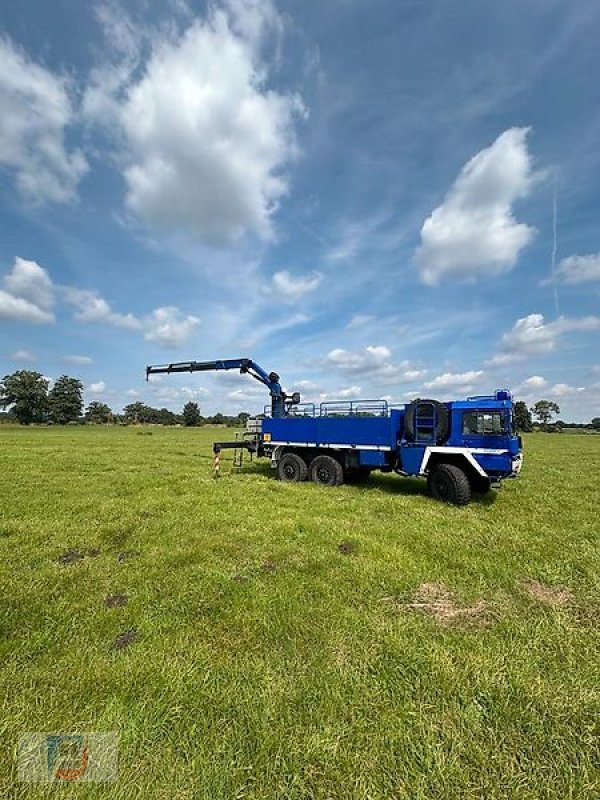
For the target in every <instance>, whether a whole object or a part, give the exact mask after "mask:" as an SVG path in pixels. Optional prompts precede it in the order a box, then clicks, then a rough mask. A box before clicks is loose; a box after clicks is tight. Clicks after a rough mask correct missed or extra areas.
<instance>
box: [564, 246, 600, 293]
mask: <svg viewBox="0 0 600 800" xmlns="http://www.w3.org/2000/svg"><path fill="white" fill-rule="evenodd" d="M556 276H557V278H558V279H559V280H560V281H561V282H562V283H566V284H572V285H575V284H578V283H592V282H593V281H600V253H595V254H594V255H589V256H569V257H568V258H563V260H562V261H561V262H560V263H559V265H558V266H557V268H556Z"/></svg>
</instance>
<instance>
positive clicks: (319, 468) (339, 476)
mask: <svg viewBox="0 0 600 800" xmlns="http://www.w3.org/2000/svg"><path fill="white" fill-rule="evenodd" d="M310 479H311V481H313V482H314V483H319V484H320V485H321V486H339V484H340V483H343V482H344V470H343V469H342V465H341V464H340V462H339V461H336V460H335V458H332V457H331V456H317V457H316V458H313V460H312V461H311V462H310Z"/></svg>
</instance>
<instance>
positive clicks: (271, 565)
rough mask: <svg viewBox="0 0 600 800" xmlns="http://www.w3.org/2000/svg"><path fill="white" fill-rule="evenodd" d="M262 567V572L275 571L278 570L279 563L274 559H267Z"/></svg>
mask: <svg viewBox="0 0 600 800" xmlns="http://www.w3.org/2000/svg"><path fill="white" fill-rule="evenodd" d="M260 569H261V572H275V571H276V570H277V564H276V563H275V562H274V561H265V562H264V564H263V565H262V566H261V568H260Z"/></svg>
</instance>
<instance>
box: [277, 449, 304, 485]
mask: <svg viewBox="0 0 600 800" xmlns="http://www.w3.org/2000/svg"><path fill="white" fill-rule="evenodd" d="M307 476H308V467H307V466H306V461H305V460H304V459H303V458H302V457H301V456H299V455H297V454H296V453H285V454H284V455H282V456H281V458H280V459H279V463H278V464H277V477H278V478H279V480H280V481H285V482H286V483H297V482H298V481H305V480H306V478H307Z"/></svg>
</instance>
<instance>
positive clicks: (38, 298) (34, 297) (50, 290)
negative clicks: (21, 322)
mask: <svg viewBox="0 0 600 800" xmlns="http://www.w3.org/2000/svg"><path fill="white" fill-rule="evenodd" d="M4 287H5V288H6V290H7V291H8V292H10V293H11V294H13V295H15V296H16V297H21V298H23V299H24V300H28V301H29V302H31V303H34V304H35V305H36V306H39V307H40V308H43V309H44V310H46V311H47V310H48V309H50V308H52V306H53V304H54V286H53V285H52V281H51V280H50V276H49V275H48V273H47V272H46V270H45V269H44V268H43V267H40V265H39V264H37V263H36V262H35V261H27V260H26V259H24V258H19V256H17V257H16V258H15V263H14V266H13V268H12V270H11V271H10V272H9V274H8V275H7V276H6V277H5V279H4Z"/></svg>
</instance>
